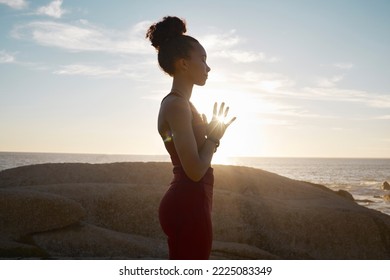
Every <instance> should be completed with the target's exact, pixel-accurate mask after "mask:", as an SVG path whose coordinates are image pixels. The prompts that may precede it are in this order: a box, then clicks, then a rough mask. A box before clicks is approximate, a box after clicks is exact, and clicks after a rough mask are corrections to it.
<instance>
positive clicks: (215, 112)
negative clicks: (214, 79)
mask: <svg viewBox="0 0 390 280" xmlns="http://www.w3.org/2000/svg"><path fill="white" fill-rule="evenodd" d="M217 108H218V104H217V102H215V103H214V109H213V117H216V116H217Z"/></svg>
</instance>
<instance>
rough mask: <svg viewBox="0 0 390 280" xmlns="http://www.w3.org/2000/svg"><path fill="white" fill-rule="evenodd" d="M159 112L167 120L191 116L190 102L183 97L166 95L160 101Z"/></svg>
mask: <svg viewBox="0 0 390 280" xmlns="http://www.w3.org/2000/svg"><path fill="white" fill-rule="evenodd" d="M160 113H162V114H163V115H164V116H165V117H166V119H167V120H169V119H172V118H174V119H177V118H183V117H184V118H185V117H188V116H191V107H190V103H189V102H188V101H187V100H186V99H185V98H183V97H179V96H175V95H168V96H167V97H165V98H164V99H163V101H162V102H161V109H160Z"/></svg>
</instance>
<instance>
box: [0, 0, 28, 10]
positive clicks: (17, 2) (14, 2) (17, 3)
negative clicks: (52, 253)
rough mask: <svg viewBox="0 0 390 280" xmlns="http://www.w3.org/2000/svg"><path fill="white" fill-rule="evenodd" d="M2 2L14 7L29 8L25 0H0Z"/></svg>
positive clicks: (18, 8)
mask: <svg viewBox="0 0 390 280" xmlns="http://www.w3.org/2000/svg"><path fill="white" fill-rule="evenodd" d="M0 4H5V5H7V6H9V7H11V8H12V9H17V10H20V9H24V8H27V6H28V3H27V1H25V0H0Z"/></svg>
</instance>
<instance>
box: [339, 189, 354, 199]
mask: <svg viewBox="0 0 390 280" xmlns="http://www.w3.org/2000/svg"><path fill="white" fill-rule="evenodd" d="M336 193H337V194H338V195H340V196H341V197H344V198H346V199H348V200H350V201H355V199H354V198H353V195H352V194H350V193H349V192H347V191H345V190H338V191H337V192H336Z"/></svg>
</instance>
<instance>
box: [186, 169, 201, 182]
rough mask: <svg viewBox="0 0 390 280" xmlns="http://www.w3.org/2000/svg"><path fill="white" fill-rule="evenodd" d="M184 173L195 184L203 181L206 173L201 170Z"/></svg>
mask: <svg viewBox="0 0 390 280" xmlns="http://www.w3.org/2000/svg"><path fill="white" fill-rule="evenodd" d="M184 172H185V173H186V175H187V177H188V178H189V179H190V180H191V181H193V182H199V181H200V180H202V178H203V177H204V175H205V173H206V172H203V171H201V170H185V169H184Z"/></svg>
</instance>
